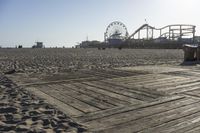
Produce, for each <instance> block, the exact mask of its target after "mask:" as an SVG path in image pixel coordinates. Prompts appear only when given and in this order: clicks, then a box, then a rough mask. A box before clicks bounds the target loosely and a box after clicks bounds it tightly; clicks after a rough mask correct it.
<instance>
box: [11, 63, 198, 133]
mask: <svg viewBox="0 0 200 133" xmlns="http://www.w3.org/2000/svg"><path fill="white" fill-rule="evenodd" d="M9 77H10V78H11V79H13V80H14V81H15V82H16V83H17V84H18V85H20V86H22V87H24V88H26V89H27V90H29V91H30V92H31V93H33V94H35V95H37V96H39V97H41V98H44V99H46V101H47V102H49V103H50V104H53V105H54V106H56V107H57V108H59V109H60V110H61V111H63V112H65V113H66V114H67V115H69V116H70V117H72V119H74V120H75V121H77V122H78V123H80V124H83V125H85V126H86V127H87V128H88V131H89V132H109V133H110V132H114V133H118V132H119V133H129V132H131V133H132V132H139V133H142V132H146V133H157V132H159V133H160V132H167V133H185V132H188V133H190V132H191V133H195V132H197V133H198V132H200V78H199V77H200V70H198V69H197V68H196V69H191V68H189V67H164V66H160V67H158V66H157V67H156V66H155V67H150V66H148V67H147V66H144V67H131V68H120V69H106V70H91V71H89V70H81V71H77V72H71V73H66V74H55V75H44V74H43V75H39V76H38V75H23V74H15V75H11V76H9Z"/></svg>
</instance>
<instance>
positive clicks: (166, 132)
mask: <svg viewBox="0 0 200 133" xmlns="http://www.w3.org/2000/svg"><path fill="white" fill-rule="evenodd" d="M199 122H200V112H197V113H194V114H191V115H188V116H185V117H180V118H177V119H173V120H171V121H169V122H165V123H162V124H161V125H158V126H154V127H153V126H152V127H150V128H147V129H145V130H142V131H140V132H138V133H145V132H151V133H156V132H162V133H173V132H174V133H177V131H178V130H179V131H180V130H182V131H183V128H185V127H188V126H191V125H192V124H194V123H199Z"/></svg>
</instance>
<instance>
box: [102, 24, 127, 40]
mask: <svg viewBox="0 0 200 133" xmlns="http://www.w3.org/2000/svg"><path fill="white" fill-rule="evenodd" d="M127 37H128V31H127V28H126V26H125V25H124V24H123V23H122V22H119V21H114V22H112V23H110V24H109V25H108V27H107V28H106V32H105V41H106V42H108V41H109V40H113V39H115V40H116V39H117V40H125V39H126V38H127Z"/></svg>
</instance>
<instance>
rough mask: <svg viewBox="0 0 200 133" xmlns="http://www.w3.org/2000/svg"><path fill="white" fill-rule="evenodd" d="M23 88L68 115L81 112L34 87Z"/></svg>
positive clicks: (77, 114)
mask: <svg viewBox="0 0 200 133" xmlns="http://www.w3.org/2000/svg"><path fill="white" fill-rule="evenodd" d="M25 89H26V90H28V91H29V92H31V93H32V94H34V95H36V96H38V97H40V98H42V99H45V101H46V102H47V103H49V104H51V105H54V106H55V107H56V108H58V109H59V110H61V111H63V112H64V113H66V114H68V115H69V116H72V117H74V116H80V115H82V114H83V112H81V111H79V110H77V109H76V108H74V107H72V106H69V105H67V104H65V103H64V102H62V101H60V100H59V99H55V98H53V97H52V96H50V95H48V94H47V93H45V92H42V91H40V90H39V89H37V88H36V87H27V88H25Z"/></svg>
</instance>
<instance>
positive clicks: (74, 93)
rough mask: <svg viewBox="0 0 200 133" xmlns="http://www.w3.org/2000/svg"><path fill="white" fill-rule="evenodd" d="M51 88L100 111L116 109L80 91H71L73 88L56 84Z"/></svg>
mask: <svg viewBox="0 0 200 133" xmlns="http://www.w3.org/2000/svg"><path fill="white" fill-rule="evenodd" d="M50 87H51V88H56V89H57V90H59V91H60V92H62V94H64V95H70V96H71V97H73V98H76V99H78V100H79V101H82V102H84V103H87V104H89V105H91V106H94V107H96V108H99V109H103V110H104V109H108V108H111V107H114V106H113V105H111V104H108V103H105V102H102V101H100V100H97V99H95V98H93V97H90V96H88V95H85V94H83V93H80V92H78V91H74V90H73V89H71V88H69V87H67V86H62V85H60V84H56V85H51V86H50Z"/></svg>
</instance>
